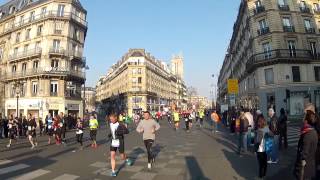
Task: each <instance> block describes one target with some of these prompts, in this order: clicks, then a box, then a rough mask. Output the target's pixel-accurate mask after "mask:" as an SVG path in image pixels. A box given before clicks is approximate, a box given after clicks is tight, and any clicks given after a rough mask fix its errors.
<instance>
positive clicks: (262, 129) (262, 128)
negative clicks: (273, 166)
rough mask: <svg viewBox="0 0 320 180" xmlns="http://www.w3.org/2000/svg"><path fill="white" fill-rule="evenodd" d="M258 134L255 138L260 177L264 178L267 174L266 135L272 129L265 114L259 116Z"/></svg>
mask: <svg viewBox="0 0 320 180" xmlns="http://www.w3.org/2000/svg"><path fill="white" fill-rule="evenodd" d="M257 119H258V121H257V124H258V125H257V127H258V130H257V136H256V138H255V151H256V154H257V159H258V163H259V177H260V178H264V177H265V176H266V174H267V167H268V163H267V153H266V150H265V143H264V142H265V136H266V134H269V133H270V130H269V128H268V126H267V123H266V120H265V119H264V117H263V115H259V116H258V117H257Z"/></svg>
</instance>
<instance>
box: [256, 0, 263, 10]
mask: <svg viewBox="0 0 320 180" xmlns="http://www.w3.org/2000/svg"><path fill="white" fill-rule="evenodd" d="M255 4H256V8H259V7H262V4H261V1H260V0H258V1H256V2H255Z"/></svg>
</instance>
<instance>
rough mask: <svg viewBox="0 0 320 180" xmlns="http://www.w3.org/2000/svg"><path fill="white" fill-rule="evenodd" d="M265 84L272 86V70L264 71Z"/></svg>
mask: <svg viewBox="0 0 320 180" xmlns="http://www.w3.org/2000/svg"><path fill="white" fill-rule="evenodd" d="M264 75H265V80H266V84H274V77H273V69H272V68H268V69H265V70H264Z"/></svg>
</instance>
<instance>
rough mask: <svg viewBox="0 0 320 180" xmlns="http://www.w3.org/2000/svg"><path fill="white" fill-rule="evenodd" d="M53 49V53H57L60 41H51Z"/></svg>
mask: <svg viewBox="0 0 320 180" xmlns="http://www.w3.org/2000/svg"><path fill="white" fill-rule="evenodd" d="M53 49H54V50H55V52H58V51H59V49H60V40H57V39H55V40H53Z"/></svg>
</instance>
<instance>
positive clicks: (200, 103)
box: [188, 96, 212, 109]
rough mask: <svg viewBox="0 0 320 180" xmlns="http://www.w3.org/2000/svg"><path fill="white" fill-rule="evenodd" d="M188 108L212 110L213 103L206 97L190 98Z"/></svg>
mask: <svg viewBox="0 0 320 180" xmlns="http://www.w3.org/2000/svg"><path fill="white" fill-rule="evenodd" d="M188 106H189V107H188V108H192V109H203V108H211V107H212V103H211V101H210V100H209V99H208V98H207V97H204V96H190V97H188Z"/></svg>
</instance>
